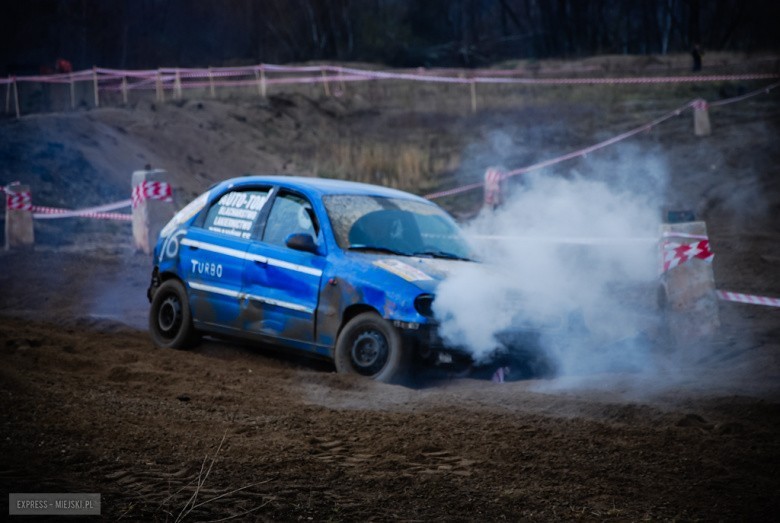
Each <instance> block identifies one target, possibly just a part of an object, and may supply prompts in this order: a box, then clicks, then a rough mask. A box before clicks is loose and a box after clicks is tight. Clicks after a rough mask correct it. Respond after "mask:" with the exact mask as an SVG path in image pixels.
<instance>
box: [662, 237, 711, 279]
mask: <svg viewBox="0 0 780 523" xmlns="http://www.w3.org/2000/svg"><path fill="white" fill-rule="evenodd" d="M661 252H662V253H663V267H662V270H663V272H667V271H669V270H671V269H674V268H675V267H677V266H679V265H682V264H683V263H685V262H687V261H690V260H692V259H694V258H698V259H700V260H704V261H705V262H707V263H712V260H713V259H714V258H715V254H714V253H713V252H712V251H711V250H710V242H709V240H700V241H698V242H693V243H677V242H670V241H664V242H662V243H661Z"/></svg>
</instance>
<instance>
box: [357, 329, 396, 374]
mask: <svg viewBox="0 0 780 523" xmlns="http://www.w3.org/2000/svg"><path fill="white" fill-rule="evenodd" d="M388 353H389V346H388V343H387V338H385V336H384V334H382V333H381V332H379V331H378V330H376V329H366V330H363V331H360V332H359V333H358V334H357V335H356V336H355V337H354V339H353V341H352V347H351V349H350V361H351V362H352V367H353V368H354V369H355V370H356V371H357V372H358V374H362V375H364V376H373V375H374V374H376V373H377V372H379V371H380V370H382V367H384V366H385V363H386V362H387V355H388Z"/></svg>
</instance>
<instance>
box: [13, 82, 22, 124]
mask: <svg viewBox="0 0 780 523" xmlns="http://www.w3.org/2000/svg"><path fill="white" fill-rule="evenodd" d="M14 103H15V104H16V119H17V120H18V119H19V118H21V117H22V112H21V111H20V110H19V86H18V85H17V84H16V77H15V76H14Z"/></svg>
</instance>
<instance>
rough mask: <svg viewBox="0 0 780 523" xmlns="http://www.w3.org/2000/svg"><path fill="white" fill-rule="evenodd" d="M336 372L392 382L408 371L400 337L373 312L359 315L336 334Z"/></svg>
mask: <svg viewBox="0 0 780 523" xmlns="http://www.w3.org/2000/svg"><path fill="white" fill-rule="evenodd" d="M334 359H335V364H336V370H337V371H338V372H340V373H344V374H357V375H361V376H366V377H368V378H371V379H373V380H375V381H381V382H385V383H394V382H398V381H400V380H401V378H403V377H404V375H405V374H406V371H407V366H408V365H407V357H406V351H405V350H404V346H403V342H402V341H401V335H400V334H399V333H398V331H397V330H396V329H395V327H393V326H392V325H391V324H390V322H388V321H387V320H385V319H384V318H382V317H381V316H379V315H378V314H376V313H373V312H364V313H361V314H358V315H357V316H355V317H354V318H352V319H351V320H349V321H348V322H347V324H346V325H345V326H344V328H343V329H342V330H341V333H339V337H338V340H337V341H336V351H335V354H334Z"/></svg>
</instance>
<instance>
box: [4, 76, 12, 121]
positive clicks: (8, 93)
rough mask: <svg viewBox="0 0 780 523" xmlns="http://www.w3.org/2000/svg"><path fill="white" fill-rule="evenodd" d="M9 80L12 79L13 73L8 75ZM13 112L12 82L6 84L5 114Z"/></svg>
mask: <svg viewBox="0 0 780 523" xmlns="http://www.w3.org/2000/svg"><path fill="white" fill-rule="evenodd" d="M8 80H11V75H8ZM10 112H11V82H10V81H9V82H8V83H7V84H5V114H8V113H10Z"/></svg>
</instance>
